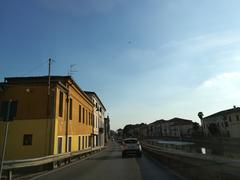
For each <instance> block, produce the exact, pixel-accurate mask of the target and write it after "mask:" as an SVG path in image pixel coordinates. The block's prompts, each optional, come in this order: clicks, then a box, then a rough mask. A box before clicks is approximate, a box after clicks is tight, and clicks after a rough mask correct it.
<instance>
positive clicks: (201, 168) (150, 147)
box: [142, 142, 240, 180]
mask: <svg viewBox="0 0 240 180" xmlns="http://www.w3.org/2000/svg"><path fill="white" fill-rule="evenodd" d="M142 148H143V150H144V151H146V152H147V153H149V154H151V155H153V156H154V157H156V158H158V159H160V160H161V161H162V162H163V163H165V164H166V165H167V166H168V167H170V168H171V169H173V170H174V171H176V172H178V173H179V174H182V175H183V176H186V177H189V178H190V179H196V180H197V179H213V180H214V179H240V171H239V169H240V159H230V158H226V157H221V156H212V155H206V154H198V153H188V152H183V151H181V150H176V149H166V148H161V147H159V146H157V145H155V144H150V143H149V142H142Z"/></svg>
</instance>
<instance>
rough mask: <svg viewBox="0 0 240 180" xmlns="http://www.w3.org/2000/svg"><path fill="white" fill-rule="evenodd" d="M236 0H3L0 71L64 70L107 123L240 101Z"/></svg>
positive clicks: (189, 113)
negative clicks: (93, 97)
mask: <svg viewBox="0 0 240 180" xmlns="http://www.w3.org/2000/svg"><path fill="white" fill-rule="evenodd" d="M239 6H240V2H239V1H238V0H235V1H234V0H228V1H226V0H211V1H209V0H202V1H193V0H145V1H144V0H101V1H98V0H51V1H49V0H24V1H17V0H15V1H14V0H12V1H11V0H10V1H9V0H2V1H1V2H0V61H1V65H0V78H1V79H2V80H3V78H4V77H6V76H23V75H25V76H31V75H46V74H47V63H46V61H47V59H48V58H49V57H52V58H53V59H54V60H55V62H54V64H53V66H52V72H53V74H55V75H67V72H68V69H69V66H70V64H75V67H74V68H75V70H77V71H78V72H76V73H74V74H73V77H74V79H75V80H76V81H77V82H78V83H79V84H80V87H81V88H82V89H84V90H92V91H95V92H96V93H97V94H98V95H99V96H100V97H101V99H102V101H103V103H104V104H105V106H106V107H107V109H108V113H109V115H110V117H111V120H112V123H111V126H112V128H113V129H117V128H120V127H123V126H124V125H125V124H128V123H140V122H145V123H150V122H153V121H155V120H157V119H161V118H163V119H169V118H172V117H182V118H188V119H192V120H194V121H197V122H199V120H198V117H197V113H198V112H199V111H203V113H204V114H205V115H209V114H211V113H214V112H216V111H219V110H223V109H226V108H231V107H232V106H233V105H237V106H239V103H238V102H239V99H240V93H239V92H238V91H239V88H240V51H239V48H240V23H239V19H240V11H239Z"/></svg>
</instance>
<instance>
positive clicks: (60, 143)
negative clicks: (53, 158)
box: [58, 137, 62, 154]
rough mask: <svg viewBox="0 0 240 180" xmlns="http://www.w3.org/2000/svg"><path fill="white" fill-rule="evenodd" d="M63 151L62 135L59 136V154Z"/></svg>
mask: <svg viewBox="0 0 240 180" xmlns="http://www.w3.org/2000/svg"><path fill="white" fill-rule="evenodd" d="M61 153H62V137H59V138H58V154H61Z"/></svg>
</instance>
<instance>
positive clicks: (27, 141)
mask: <svg viewBox="0 0 240 180" xmlns="http://www.w3.org/2000/svg"><path fill="white" fill-rule="evenodd" d="M23 145H24V146H31V145H32V134H24V135H23Z"/></svg>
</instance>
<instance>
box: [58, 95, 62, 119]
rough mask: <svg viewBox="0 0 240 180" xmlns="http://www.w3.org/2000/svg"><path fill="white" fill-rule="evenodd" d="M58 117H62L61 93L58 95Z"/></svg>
mask: <svg viewBox="0 0 240 180" xmlns="http://www.w3.org/2000/svg"><path fill="white" fill-rule="evenodd" d="M58 108H59V109H58V115H59V116H60V117H62V115H63V92H61V91H60V94H59V107H58Z"/></svg>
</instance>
